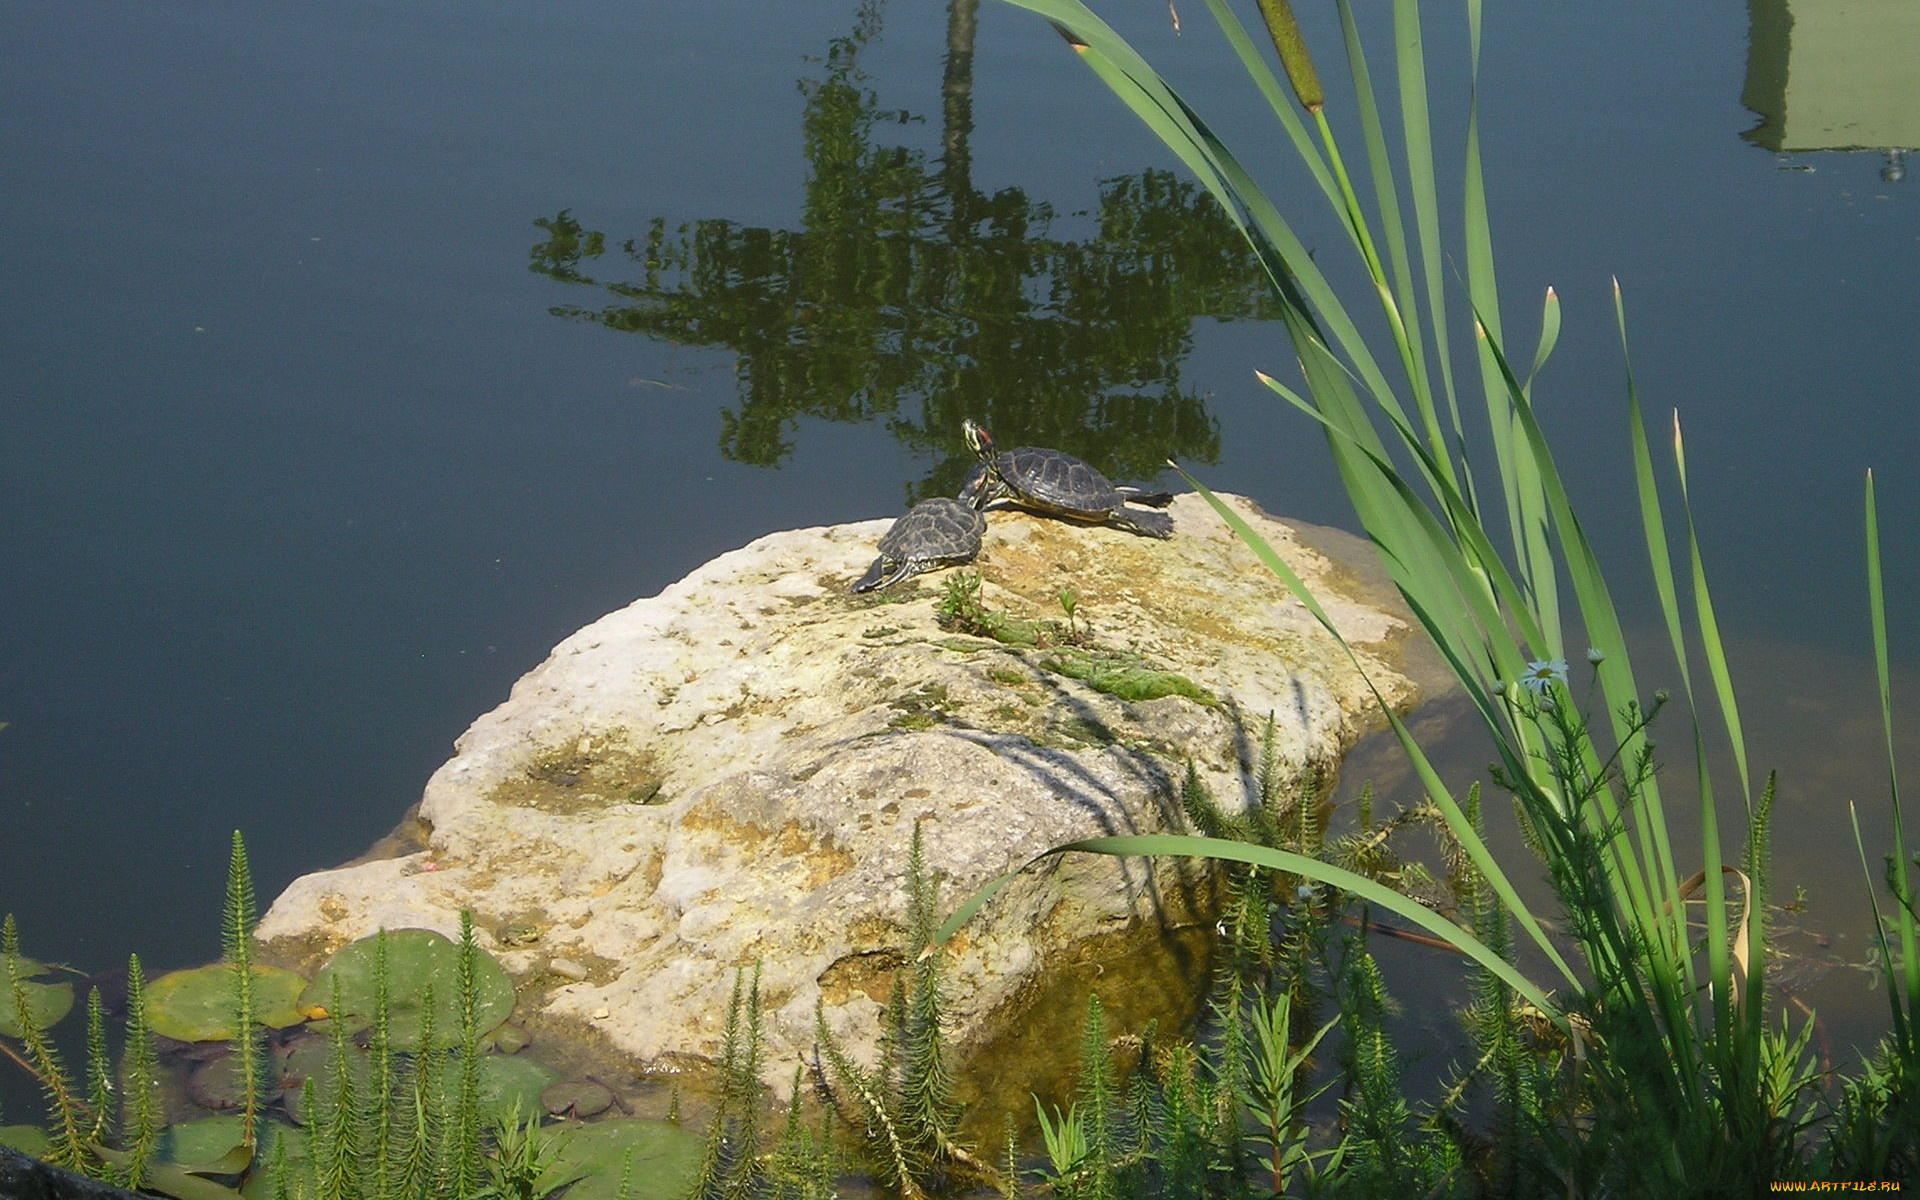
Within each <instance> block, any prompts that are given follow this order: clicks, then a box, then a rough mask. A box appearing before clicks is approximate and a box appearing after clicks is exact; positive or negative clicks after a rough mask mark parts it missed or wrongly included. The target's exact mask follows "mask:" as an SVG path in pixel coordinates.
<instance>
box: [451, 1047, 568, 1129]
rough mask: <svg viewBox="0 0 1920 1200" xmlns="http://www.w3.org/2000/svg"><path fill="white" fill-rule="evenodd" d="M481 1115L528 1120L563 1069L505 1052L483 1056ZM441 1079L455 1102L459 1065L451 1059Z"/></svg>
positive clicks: (457, 1092)
mask: <svg viewBox="0 0 1920 1200" xmlns="http://www.w3.org/2000/svg"><path fill="white" fill-rule="evenodd" d="M479 1070H480V1118H481V1120H483V1121H487V1120H491V1119H493V1118H494V1117H496V1116H503V1117H512V1118H513V1119H515V1120H525V1119H526V1118H527V1116H528V1115H530V1114H532V1113H537V1112H539V1111H540V1093H542V1092H544V1091H546V1090H547V1089H548V1088H550V1087H552V1086H553V1085H554V1084H556V1083H558V1082H559V1081H560V1072H558V1071H556V1070H554V1069H553V1068H552V1067H549V1066H546V1065H545V1064H543V1063H537V1062H535V1061H534V1060H532V1059H530V1058H521V1057H518V1056H512V1057H509V1056H508V1055H504V1054H483V1055H481V1056H480V1062H479ZM438 1081H439V1084H440V1087H441V1089H442V1090H443V1091H444V1092H445V1094H446V1097H447V1102H448V1103H449V1104H451V1103H452V1102H453V1101H454V1100H455V1099H457V1098H458V1095H459V1090H460V1067H459V1064H458V1063H456V1062H454V1061H452V1060H449V1061H448V1062H447V1064H446V1066H444V1067H443V1068H441V1070H440V1074H439V1076H438Z"/></svg>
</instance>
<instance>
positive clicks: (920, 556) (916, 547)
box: [847, 496, 987, 593]
mask: <svg viewBox="0 0 1920 1200" xmlns="http://www.w3.org/2000/svg"><path fill="white" fill-rule="evenodd" d="M986 531H987V519H986V517H984V516H982V515H981V514H980V512H979V510H978V509H977V508H976V507H975V506H973V505H971V504H963V503H961V502H960V501H958V500H949V499H947V498H945V497H944V496H942V497H937V498H935V499H932V500H922V501H921V502H920V503H918V504H916V505H914V506H913V507H912V508H910V509H908V510H907V511H906V515H904V516H902V517H901V518H900V519H899V520H897V521H895V522H894V523H893V525H892V527H891V528H889V529H888V530H887V531H886V532H885V533H884V534H882V535H880V547H879V549H880V557H878V558H876V559H874V560H873V565H872V566H870V567H868V568H867V573H866V574H865V575H862V576H861V577H860V578H859V580H858V581H857V582H855V583H854V585H853V586H852V587H851V588H848V589H847V590H848V591H850V592H855V593H858V592H871V591H877V590H878V589H880V588H883V587H892V586H893V585H894V584H896V583H899V582H900V581H901V580H902V579H906V578H908V577H909V576H913V575H918V574H919V573H920V572H922V571H931V570H933V569H934V568H935V567H946V566H952V565H953V564H955V563H963V562H967V561H969V560H970V559H972V558H973V556H974V555H976V554H978V553H980V535H981V534H983V533H985V532H986Z"/></svg>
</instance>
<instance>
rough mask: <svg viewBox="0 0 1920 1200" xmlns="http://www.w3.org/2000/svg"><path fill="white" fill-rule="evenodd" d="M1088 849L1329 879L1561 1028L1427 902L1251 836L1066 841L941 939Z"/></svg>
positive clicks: (1552, 1012) (1509, 972)
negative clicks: (1052, 862) (1031, 873)
mask: <svg viewBox="0 0 1920 1200" xmlns="http://www.w3.org/2000/svg"><path fill="white" fill-rule="evenodd" d="M1074 851H1085V852H1088V853H1092V854H1111V855H1117V856H1123V857H1145V856H1151V855H1175V854H1177V855H1185V856H1188V857H1195V858H1213V859H1220V860H1223V861H1227V862H1243V863H1249V864H1251V865H1253V866H1256V867H1267V868H1270V869H1272V870H1276V871H1286V872H1289V873H1291V874H1294V875H1303V876H1305V877H1307V878H1308V879H1316V880H1319V881H1320V882H1321V883H1325V884H1330V885H1332V886H1333V887H1337V888H1339V889H1341V890H1342V891H1346V892H1351V893H1353V894H1354V895H1356V896H1358V897H1360V898H1361V899H1362V900H1365V901H1366V902H1367V903H1369V904H1372V905H1376V906H1378V907H1380V908H1384V909H1386V910H1387V911H1388V912H1391V913H1393V914H1395V915H1396V916H1399V917H1401V918H1403V919H1405V920H1407V921H1410V922H1412V923H1413V924H1415V925H1418V926H1419V927H1420V928H1421V929H1424V930H1426V931H1427V932H1428V933H1431V934H1432V935H1434V936H1435V937H1437V938H1440V939H1441V940H1442V941H1444V942H1446V943H1447V944H1448V945H1450V946H1452V947H1453V948H1454V949H1456V950H1458V951H1459V952H1460V953H1462V954H1464V955H1466V956H1467V957H1468V958H1471V959H1473V960H1474V961H1475V962H1476V963H1479V964H1480V965H1481V966H1483V967H1485V968H1486V969H1487V970H1488V971H1490V972H1492V973H1493V974H1494V975H1496V976H1498V977H1499V979H1500V981H1501V982H1503V983H1505V984H1506V985H1507V986H1508V987H1511V988H1512V989H1513V990H1514V991H1516V992H1518V993H1519V994H1520V995H1522V996H1524V997H1526V998H1527V1000H1528V1001H1529V1002H1530V1003H1532V1004H1533V1005H1534V1006H1535V1007H1537V1008H1539V1009H1540V1011H1541V1012H1543V1013H1545V1014H1547V1016H1549V1017H1551V1018H1552V1019H1553V1020H1554V1021H1556V1022H1557V1023H1559V1024H1560V1025H1561V1026H1562V1027H1563V1028H1565V1027H1566V1018H1565V1016H1564V1015H1563V1014H1562V1013H1561V1012H1560V1009H1559V1006H1558V1005H1556V1004H1555V1003H1554V1002H1553V1000H1552V998H1551V997H1549V996H1548V995H1547V993H1546V992H1544V991H1542V990H1541V989H1540V988H1539V987H1538V986H1537V985H1535V984H1534V982H1533V981H1532V980H1530V979H1528V978H1527V977H1526V976H1525V975H1522V974H1521V973H1520V972H1519V971H1518V970H1517V969H1515V967H1514V965H1513V964H1512V963H1510V962H1508V961H1507V960H1506V959H1504V958H1501V957H1500V956H1499V955H1498V954H1495V953H1494V952H1493V951H1492V950H1490V949H1488V948H1487V946H1486V944H1485V943H1483V942H1482V941H1480V939H1478V938H1476V937H1474V936H1473V934H1472V933H1470V932H1468V931H1467V930H1465V929H1462V928H1460V927H1459V926H1458V925H1455V924H1454V923H1453V922H1451V921H1449V920H1447V919H1446V918H1445V917H1442V916H1440V915H1439V914H1438V913H1436V912H1434V911H1433V910H1431V909H1429V908H1426V907H1424V906H1423V905H1421V904H1420V903H1419V902H1418V901H1414V900H1410V899H1408V898H1407V897H1405V896H1402V895H1401V894H1400V893H1398V892H1396V891H1394V890H1392V889H1391V888H1388V887H1385V886H1384V885H1382V884H1379V883H1376V882H1374V881H1373V880H1371V879H1368V878H1367V877H1366V876H1364V875H1358V874H1355V873H1354V872H1352V871H1349V870H1347V869H1346V868H1345V867H1337V866H1334V865H1333V864H1332V863H1327V862H1321V861H1320V860H1319V859H1317V858H1308V857H1307V856H1306V855H1304V854H1295V853H1293V852H1292V851H1290V850H1276V849H1273V848H1272V847H1269V846H1256V845H1251V844H1249V843H1247V842H1236V841H1230V840H1228V839H1225V838H1208V837H1188V836H1184V835H1176V834H1144V835H1135V836H1129V837H1100V838H1088V839H1086V840H1085V841H1079V842H1068V843H1067V844H1066V845H1064V846H1055V847H1053V848H1052V849H1050V850H1047V851H1045V852H1044V853H1042V854H1039V855H1037V856H1035V857H1034V858H1033V859H1032V860H1030V861H1029V862H1027V863H1026V864H1025V865H1024V866H1022V867H1020V868H1018V869H1017V870H1013V871H1009V872H1007V873H1006V874H1005V875H1002V876H1000V877H999V878H998V879H995V880H994V881H993V882H991V883H989V884H987V885H986V886H985V887H983V888H982V889H980V890H979V891H978V892H975V893H974V894H973V895H972V896H971V897H969V898H968V899H967V900H966V902H965V903H963V904H962V905H961V906H960V907H959V908H957V909H955V910H954V913H953V915H952V916H951V917H948V918H947V922H946V924H944V925H942V926H941V927H940V931H939V933H938V934H937V935H936V940H937V941H945V940H946V939H948V938H950V937H952V936H953V935H954V934H955V933H956V932H958V930H959V929H960V927H961V926H962V925H965V924H966V923H967V922H968V921H969V920H971V919H972V917H973V914H974V913H976V912H978V911H979V910H980V908H981V906H982V905H984V904H985V903H986V902H987V901H988V900H990V899H992V898H993V896H994V895H996V894H998V893H999V891H1000V890H1001V889H1002V888H1004V887H1006V886H1007V884H1009V883H1011V882H1012V881H1013V879H1014V878H1015V877H1016V876H1018V875H1019V874H1020V872H1021V871H1024V870H1026V869H1027V867H1031V866H1032V865H1033V864H1034V863H1037V862H1041V861H1043V860H1045V859H1048V858H1051V857H1053V856H1054V855H1057V854H1066V853H1069V852H1074Z"/></svg>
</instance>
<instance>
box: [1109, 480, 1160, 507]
mask: <svg viewBox="0 0 1920 1200" xmlns="http://www.w3.org/2000/svg"><path fill="white" fill-rule="evenodd" d="M1113 490H1114V491H1116V492H1119V493H1120V498H1121V499H1123V500H1125V501H1126V502H1127V503H1128V504H1144V505H1146V506H1148V507H1149V508H1165V507H1166V506H1167V505H1169V504H1172V503H1173V493H1172V492H1143V491H1141V490H1140V489H1139V488H1137V487H1126V486H1124V485H1123V486H1121V487H1117V488H1114V489H1113Z"/></svg>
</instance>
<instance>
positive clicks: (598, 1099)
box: [540, 1079, 613, 1117]
mask: <svg viewBox="0 0 1920 1200" xmlns="http://www.w3.org/2000/svg"><path fill="white" fill-rule="evenodd" d="M540 1107H542V1108H544V1109H546V1110H547V1111H548V1112H549V1113H551V1114H553V1115H554V1116H556V1117H560V1116H567V1117H597V1116H599V1115H600V1114H601V1113H603V1112H605V1111H607V1110H608V1109H609V1108H612V1107H613V1092H612V1091H611V1090H610V1089H609V1088H608V1087H607V1085H606V1084H604V1083H596V1082H595V1081H593V1080H591V1079H569V1080H567V1081H566V1082H565V1083H556V1084H554V1085H553V1086H552V1087H550V1088H548V1089H547V1090H546V1091H544V1092H541V1093H540Z"/></svg>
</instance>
